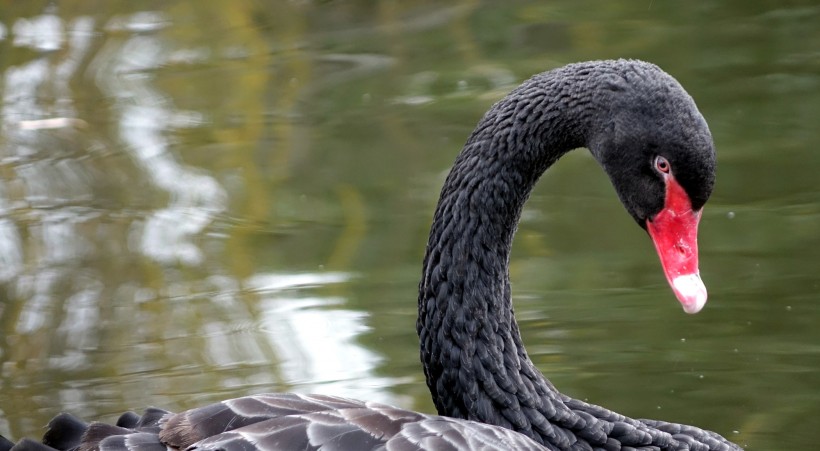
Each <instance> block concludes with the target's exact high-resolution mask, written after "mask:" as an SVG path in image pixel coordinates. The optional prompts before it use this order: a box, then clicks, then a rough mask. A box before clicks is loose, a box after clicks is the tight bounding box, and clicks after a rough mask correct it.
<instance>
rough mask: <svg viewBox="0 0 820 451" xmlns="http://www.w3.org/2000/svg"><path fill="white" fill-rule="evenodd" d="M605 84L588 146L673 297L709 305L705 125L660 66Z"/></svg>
mask: <svg viewBox="0 0 820 451" xmlns="http://www.w3.org/2000/svg"><path fill="white" fill-rule="evenodd" d="M629 68H630V71H625V72H624V73H621V74H618V75H617V76H615V77H614V78H613V79H612V80H610V82H609V83H606V84H603V88H602V89H603V91H602V92H599V93H598V95H599V97H600V98H601V99H603V102H602V103H603V104H604V105H605V107H604V108H602V110H603V114H602V116H600V117H599V118H598V119H597V121H596V122H597V124H598V125H597V127H596V129H595V132H594V133H593V134H592V136H591V137H590V138H589V143H588V147H589V149H590V150H591V151H592V153H593V155H594V156H595V157H596V159H597V160H598V162H599V163H600V164H601V166H602V167H603V168H604V170H605V171H606V173H607V174H608V175H609V178H610V180H611V181H612V184H613V186H614V187H615V190H616V192H617V193H618V197H619V198H620V200H621V202H622V203H623V204H624V206H625V207H626V210H627V211H628V212H629V214H630V215H631V216H632V217H633V219H635V221H636V222H637V223H638V225H640V226H641V227H642V228H643V229H644V230H646V231H647V232H648V233H649V236H650V237H651V239H652V242H653V243H654V245H655V249H656V250H657V252H658V256H659V257H660V261H661V266H662V267H663V271H664V274H665V276H666V279H667V281H668V282H669V285H670V287H671V288H672V291H673V292H674V293H675V295H676V297H677V298H678V300H679V301H680V303H681V306H682V307H683V309H684V311H685V312H687V313H697V312H699V311H700V310H701V309H702V308H703V306H704V305H705V304H706V298H707V294H706V287H705V286H704V284H703V282H702V281H701V278H700V272H699V270H698V247H697V230H698V223H699V221H700V217H701V213H702V211H703V207H704V204H705V203H706V201H707V200H708V199H709V196H710V195H711V193H712V189H713V187H714V182H715V149H714V144H713V141H712V135H711V133H710V131H709V127H708V126H707V124H706V120H705V119H704V118H703V116H702V115H701V113H700V112H699V111H698V109H697V107H696V106H695V102H694V101H693V100H692V98H691V97H690V96H689V94H687V93H686V91H684V89H683V88H682V87H681V86H680V84H679V83H678V82H677V81H676V80H675V79H674V78H672V77H671V76H669V75H668V74H666V73H665V72H663V71H662V70H661V69H659V68H658V67H657V66H654V65H650V64H645V65H637V66H629Z"/></svg>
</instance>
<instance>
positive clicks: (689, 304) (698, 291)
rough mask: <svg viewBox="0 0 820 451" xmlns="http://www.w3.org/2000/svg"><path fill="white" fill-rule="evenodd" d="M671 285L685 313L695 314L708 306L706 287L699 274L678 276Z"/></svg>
mask: <svg viewBox="0 0 820 451" xmlns="http://www.w3.org/2000/svg"><path fill="white" fill-rule="evenodd" d="M671 285H672V290H673V291H674V292H675V296H677V297H678V300H679V301H680V303H681V306H683V311H684V312H686V313H689V314H694V313H697V312H699V311H701V309H703V306H704V305H706V297H707V295H706V286H705V285H703V281H702V280H700V275H699V274H698V273H695V274H683V275H680V276H677V277H675V278H674V279H672V281H671Z"/></svg>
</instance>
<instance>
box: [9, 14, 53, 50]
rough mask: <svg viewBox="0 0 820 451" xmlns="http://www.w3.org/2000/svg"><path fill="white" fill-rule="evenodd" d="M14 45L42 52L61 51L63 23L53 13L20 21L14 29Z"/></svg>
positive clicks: (15, 24)
mask: <svg viewBox="0 0 820 451" xmlns="http://www.w3.org/2000/svg"><path fill="white" fill-rule="evenodd" d="M12 34H13V35H14V41H13V43H14V45H15V46H16V47H29V48H32V49H34V50H38V51H41V52H50V51H54V50H59V49H60V47H61V46H62V44H63V36H64V32H63V22H62V20H60V18H59V17H57V16H56V15H54V14H52V13H46V14H43V15H40V16H37V17H34V18H32V19H25V18H23V19H18V20H17V21H16V22H15V23H14V26H13V27H12Z"/></svg>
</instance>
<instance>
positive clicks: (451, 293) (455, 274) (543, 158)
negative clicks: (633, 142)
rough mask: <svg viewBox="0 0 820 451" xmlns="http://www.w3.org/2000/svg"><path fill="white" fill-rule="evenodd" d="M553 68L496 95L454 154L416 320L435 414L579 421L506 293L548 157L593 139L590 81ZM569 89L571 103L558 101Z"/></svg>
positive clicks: (531, 428)
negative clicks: (534, 354) (524, 218)
mask: <svg viewBox="0 0 820 451" xmlns="http://www.w3.org/2000/svg"><path fill="white" fill-rule="evenodd" d="M549 76H550V74H549V73H548V74H542V75H540V76H536V78H534V79H532V80H530V81H529V82H527V83H525V84H524V85H522V86H521V87H519V88H518V89H516V90H515V91H513V92H512V93H511V94H510V95H509V96H508V97H506V98H505V99H504V100H502V101H500V102H499V103H497V104H496V105H495V106H494V107H493V108H492V109H491V110H490V111H489V112H488V113H487V114H486V115H485V117H484V118H483V119H482V120H481V122H480V123H479V125H478V127H477V128H476V130H475V131H474V132H473V134H472V136H471V137H470V138H469V140H468V141H467V144H466V145H465V147H464V149H463V150H462V152H461V154H459V156H458V158H457V159H456V162H455V164H454V166H453V169H452V170H451V171H450V174H449V175H448V177H447V180H446V181H445V184H444V187H443V188H442V192H441V198H440V200H439V203H438V207H437V208H436V212H435V217H434V220H433V226H432V229H431V232H430V239H429V242H428V244H427V251H426V255H425V259H424V267H423V276H422V280H421V283H420V286H419V319H418V323H417V330H418V333H419V337H420V339H421V359H422V363H423V365H424V370H425V374H426V376H427V384H428V386H429V387H430V390H431V392H432V395H433V400H434V402H435V404H436V407H437V408H438V411H439V413H440V414H442V415H447V416H452V417H458V418H466V419H472V420H477V421H481V422H486V423H492V424H497V425H501V426H505V427H508V428H511V429H514V430H517V431H521V432H525V433H527V435H530V436H540V435H543V434H550V433H553V434H554V431H546V430H543V429H544V428H546V427H547V426H549V424H546V423H550V422H552V423H558V424H560V423H562V422H565V421H570V422H573V421H576V420H577V419H572V418H570V417H573V416H574V415H573V413H572V412H571V411H570V410H569V409H568V408H567V407H566V406H565V405H564V403H563V401H562V399H563V395H560V394H559V393H558V392H557V391H555V390H554V389H553V388H552V385H551V384H550V383H549V382H548V381H547V380H546V379H545V378H544V377H543V376H542V375H541V373H540V372H539V371H538V370H536V369H535V367H534V365H533V364H532V362H531V361H530V359H529V357H528V356H527V353H526V351H525V349H524V346H523V344H522V342H521V337H520V334H519V330H518V325H517V323H516V321H515V318H514V316H513V307H512V302H511V297H510V280H509V272H508V263H509V255H510V248H511V244H512V239H513V235H514V233H515V230H516V226H517V223H518V219H519V217H520V215H521V209H522V207H523V205H524V202H525V201H526V200H527V197H528V196H529V194H530V191H531V190H532V188H533V185H534V184H535V182H536V181H537V180H538V178H539V177H540V175H541V174H542V173H543V172H544V171H545V170H546V169H547V168H548V167H549V166H550V165H551V164H552V163H554V162H555V161H556V160H557V159H558V158H559V157H560V156H561V155H563V154H564V153H566V152H567V151H569V150H570V149H573V148H576V147H580V146H583V145H584V144H585V143H586V136H585V135H586V131H587V130H586V128H585V127H584V126H583V125H584V124H585V123H586V122H587V120H588V119H589V110H588V106H589V104H590V103H591V102H590V101H589V99H585V98H582V97H579V96H578V95H577V94H575V93H577V92H583V90H580V91H579V90H578V86H573V85H572V83H571V82H572V79H571V78H569V79H568V78H566V77H558V76H555V77H554V78H553V79H550V78H549ZM539 77H540V78H539ZM576 83H577V81H576ZM569 93H573V96H574V97H573V98H572V99H571V100H572V103H567V102H565V101H563V100H566V98H565V94H569ZM556 99H560V100H562V101H556ZM545 424H546V425H545Z"/></svg>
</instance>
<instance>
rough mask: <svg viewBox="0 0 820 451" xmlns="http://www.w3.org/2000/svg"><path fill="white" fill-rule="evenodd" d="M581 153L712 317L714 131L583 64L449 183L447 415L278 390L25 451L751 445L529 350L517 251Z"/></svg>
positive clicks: (489, 138) (435, 328)
mask: <svg viewBox="0 0 820 451" xmlns="http://www.w3.org/2000/svg"><path fill="white" fill-rule="evenodd" d="M577 147H587V148H589V149H590V151H591V152H592V155H593V156H594V157H595V159H596V160H597V161H598V162H599V163H600V164H601V166H602V167H603V168H604V170H605V171H606V173H607V174H608V175H609V177H610V180H611V181H612V183H613V186H614V187H615V190H616V192H617V194H618V197H619V198H620V199H621V201H622V202H623V204H624V206H625V207H626V209H627V211H628V212H629V214H630V215H631V216H632V217H633V218H634V219H635V221H636V222H637V223H638V224H639V225H640V226H641V227H643V228H645V229H647V230H648V231H649V233H650V236H651V237H652V239H653V241H655V244H656V246H657V248H658V252H659V254H660V255H661V260H662V262H663V264H664V270H665V271H666V273H667V278H668V279H669V281H670V283H671V284H672V287H673V290H674V291H675V293H676V295H678V298H679V299H680V300H681V303H682V304H683V306H684V309H686V311H687V312H690V313H694V312H696V311H698V310H699V309H700V308H702V307H703V303H705V301H706V293H705V288H703V286H702V283H701V282H700V278H699V276H698V275H697V249H696V242H695V241H694V237H695V235H696V231H697V222H698V220H699V218H700V209H701V208H702V207H703V205H704V203H705V202H706V201H707V199H708V198H709V195H710V194H711V191H712V186H713V184H714V168H715V156H714V148H713V144H712V138H711V135H710V133H709V129H708V127H707V125H706V122H705V121H704V119H703V117H702V116H701V115H700V113H699V112H698V110H697V108H696V107H695V104H694V102H693V101H692V99H691V98H690V97H689V95H688V94H687V93H686V92H685V91H684V90H683V88H682V87H681V86H680V85H679V84H678V83H677V82H676V81H675V80H674V79H673V78H672V77H670V76H669V75H667V74H666V73H664V72H663V71H661V70H660V69H659V68H658V67H656V66H654V65H651V64H648V63H644V62H640V61H623V60H619V61H597V62H589V63H579V64H573V65H569V66H565V67H562V68H559V69H555V70H553V71H550V72H545V73H542V74H539V75H536V76H534V77H533V78H531V79H530V80H528V81H526V82H524V83H523V84H522V85H521V86H519V87H518V88H516V89H515V90H514V91H513V92H512V93H510V94H509V95H508V96H507V97H506V98H504V99H503V100H501V101H500V102H498V103H496V104H495V105H494V106H493V107H492V108H491V109H490V110H489V111H488V112H487V114H486V115H485V116H484V118H483V119H481V121H480V122H479V124H478V126H477V127H476V129H475V131H474V132H473V134H472V135H471V136H470V138H469V139H468V140H467V143H466V144H465V146H464V149H463V150H462V152H461V153H460V154H459V156H458V158H457V159H456V161H455V164H454V166H453V168H452V170H451V171H450V174H449V176H448V177H447V180H446V181H445V183H444V187H443V188H442V191H441V197H440V200H439V204H438V207H437V208H436V212H435V215H434V219H433V225H432V227H431V231H430V239H429V242H428V244H427V250H426V254H425V257H424V265H423V274H422V279H421V283H420V284H419V298H418V302H419V318H418V322H417V330H418V333H419V337H420V340H421V360H422V363H423V366H424V372H425V375H426V377H427V384H428V386H429V387H430V391H431V393H432V395H433V400H434V402H435V405H436V407H437V409H438V412H439V414H440V415H442V416H435V415H426V414H421V413H417V412H411V411H408V410H404V409H399V408H395V407H391V406H386V405H382V404H377V403H365V402H361V401H354V400H349V399H344V398H335V397H329V396H320V395H296V394H270V395H257V396H248V397H244V398H239V399H233V400H228V401H223V402H221V403H217V404H212V405H209V406H205V407H201V408H198V409H193V410H189V411H186V412H182V413H179V414H170V413H168V414H166V413H165V412H164V411H159V410H156V409H154V410H149V411H147V412H146V414H145V415H142V416H138V415H136V414H133V413H129V414H125V415H123V417H121V419H120V421H119V422H118V424H117V425H115V426H111V425H103V424H99V423H95V424H92V425H90V426H87V425H85V424H84V423H82V422H81V421H79V420H76V419H73V417H70V416H65V415H61V416H58V417H56V418H55V420H53V421H52V422H51V423H50V425H49V431H48V432H47V433H46V437H45V438H44V441H43V443H44V444H39V443H36V442H32V441H28V440H24V441H21V442H20V443H18V444H17V445H16V446H15V447H14V448H11V449H12V450H13V451H19V450H21V449H37V450H43V449H51V448H49V447H48V446H46V445H50V446H53V447H55V448H58V449H77V450H78V451H90V450H95V449H100V450H103V451H106V450H111V451H122V450H138V451H155V450H156V451H161V450H163V449H165V447H168V448H170V449H214V450H217V449H219V450H237V451H244V450H252V449H261V450H291V449H300V450H301V449H304V450H315V449H322V450H366V449H374V450H375V449H378V450H414V449H436V450H448V449H451V450H465V449H488V450H492V449H498V450H508V449H520V450H526V449H533V450H536V449H538V450H542V449H549V450H626V449H639V450H698V451H706V450H739V449H740V448H739V447H738V446H737V445H734V444H732V443H730V442H729V441H727V440H726V439H725V438H723V437H721V436H720V435H718V434H716V433H714V432H709V431H705V430H702V429H699V428H696V427H693V426H686V425H680V424H673V423H665V422H662V421H654V420H634V419H631V418H627V417H624V416H622V415H619V414H617V413H614V412H611V411H609V410H607V409H605V408H603V407H599V406H595V405H591V404H587V403H585V402H582V401H579V400H576V399H572V398H570V397H568V396H566V395H563V394H561V393H560V392H558V391H557V390H556V389H555V387H553V386H552V384H551V383H550V382H549V381H548V380H547V379H546V378H544V376H543V375H542V374H541V373H540V372H539V371H538V370H537V369H536V368H535V366H534V365H533V363H532V361H531V360H530V359H529V357H528V356H527V352H526V351H525V349H524V346H523V344H522V342H521V336H520V334H519V330H518V325H517V323H516V321H515V318H514V316H513V308H512V302H511V296H510V293H511V290H510V281H509V275H508V262H509V254H510V247H511V243H512V239H513V235H514V234H515V230H516V226H517V223H518V219H519V216H520V214H521V209H522V207H523V205H524V202H525V201H526V199H527V197H528V196H529V193H530V191H531V189H532V187H533V186H534V184H535V183H536V181H537V180H538V178H539V177H540V176H541V174H542V173H543V172H544V171H545V170H546V169H547V168H548V167H549V166H550V165H552V164H553V163H554V162H555V161H556V160H558V158H560V157H561V155H563V154H564V153H566V152H568V151H569V150H572V149H574V148H577ZM661 217H663V218H664V219H661ZM668 218H671V219H668ZM679 218H683V219H679ZM676 221H677V222H676ZM670 224H671V225H670ZM668 228H672V229H674V230H673V232H669V231H668V230H667V229H668ZM670 237H671V238H670ZM686 240H688V241H686ZM692 245H693V246H694V251H692V250H691V249H689V247H691V246H692ZM668 248H672V250H670V249H668ZM670 256H671V257H670ZM681 262H682V263H681ZM667 266H668V267H667ZM3 446H4V445H3V443H2V442H0V451H3V449H2V447H3ZM37 446H39V447H40V448H37ZM8 447H9V445H8V444H6V445H5V448H6V449H7V448H8Z"/></svg>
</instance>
